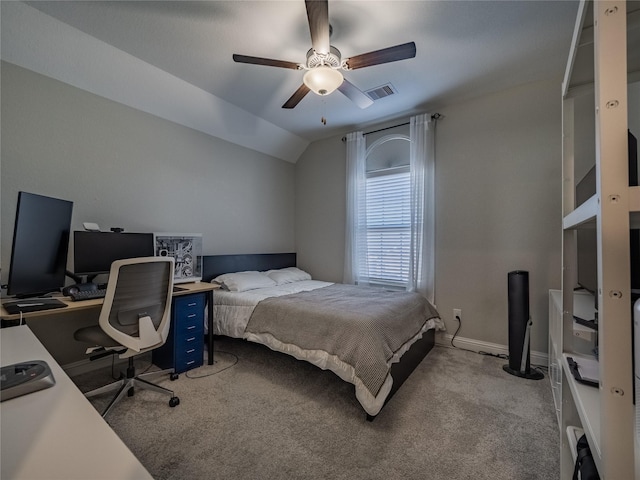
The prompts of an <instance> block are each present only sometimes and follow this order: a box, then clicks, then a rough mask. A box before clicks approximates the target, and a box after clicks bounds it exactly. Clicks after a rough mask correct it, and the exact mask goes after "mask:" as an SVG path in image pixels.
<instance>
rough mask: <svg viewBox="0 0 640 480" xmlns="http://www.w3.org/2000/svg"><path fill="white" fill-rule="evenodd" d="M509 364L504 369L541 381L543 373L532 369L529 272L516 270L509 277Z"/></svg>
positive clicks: (512, 373) (519, 375)
mask: <svg viewBox="0 0 640 480" xmlns="http://www.w3.org/2000/svg"><path fill="white" fill-rule="evenodd" d="M508 299H509V364H508V365H504V366H503V367H502V368H503V369H504V371H505V372H507V373H510V374H511V375H516V376H518V377H523V378H529V379H532V380H540V379H541V378H543V377H544V375H543V374H542V372H540V371H539V370H535V369H532V368H531V363H530V356H531V352H530V348H529V344H530V338H531V337H530V332H531V325H532V324H533V322H532V321H531V317H530V315H529V272H525V271H523V270H515V271H513V272H509V275H508Z"/></svg>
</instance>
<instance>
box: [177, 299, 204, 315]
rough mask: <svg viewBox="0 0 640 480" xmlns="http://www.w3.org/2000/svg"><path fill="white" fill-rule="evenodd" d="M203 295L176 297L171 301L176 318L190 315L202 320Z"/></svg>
mask: <svg viewBox="0 0 640 480" xmlns="http://www.w3.org/2000/svg"><path fill="white" fill-rule="evenodd" d="M204 304H205V296H204V294H199V295H188V296H185V297H176V298H175V299H174V301H173V311H174V315H175V316H176V317H177V318H186V317H188V316H190V315H192V314H194V313H195V314H196V315H200V316H201V317H202V318H204Z"/></svg>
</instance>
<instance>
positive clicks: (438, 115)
mask: <svg viewBox="0 0 640 480" xmlns="http://www.w3.org/2000/svg"><path fill="white" fill-rule="evenodd" d="M441 117H442V115H440V114H439V113H434V114H433V115H431V119H432V120H438V119H439V118H441ZM409 123H411V122H404V123H399V124H398V125H391V126H390V127H384V128H379V129H378V130H372V131H370V132H366V133H363V134H362V135H365V136H366V135H370V134H372V133H378V132H384V131H385V130H390V129H392V128H396V127H404V126H405V125H409ZM342 141H343V142H346V141H347V137H342Z"/></svg>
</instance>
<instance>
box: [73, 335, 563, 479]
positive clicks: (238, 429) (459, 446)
mask: <svg viewBox="0 0 640 480" xmlns="http://www.w3.org/2000/svg"><path fill="white" fill-rule="evenodd" d="M143 357H145V356H143ZM215 360H216V363H215V365H212V366H204V367H201V368H198V369H195V370H192V371H190V372H187V374H181V375H180V378H179V379H178V380H176V381H174V382H172V381H170V380H168V379H167V378H164V379H160V380H159V383H160V384H161V385H163V386H165V387H167V388H172V389H173V390H175V393H176V395H178V396H179V397H180V400H181V403H180V405H179V406H177V407H175V408H170V407H169V406H168V397H167V398H165V397H163V396H161V395H159V394H157V393H153V392H147V391H139V392H137V393H136V395H135V396H134V397H132V398H126V399H124V400H123V401H122V402H121V403H120V404H118V405H117V406H116V407H115V409H114V410H113V411H112V413H110V415H109V416H108V418H107V421H108V422H109V424H110V425H111V426H112V427H113V429H114V430H115V431H116V433H117V434H118V435H119V436H120V437H121V438H122V440H123V441H124V442H125V443H126V444H127V445H128V446H129V448H130V449H131V450H132V451H133V453H134V454H135V455H136V456H137V457H138V458H139V459H140V461H141V462H142V463H143V464H144V465H145V467H146V468H147V469H148V470H149V472H150V473H151V474H152V475H153V477H154V478H157V479H368V480H375V479H385V480H389V479H399V478H404V479H491V480H500V479H505V480H527V479H531V480H533V479H544V480H550V479H557V478H559V476H560V475H559V445H558V441H559V434H558V429H557V424H556V420H555V414H554V407H553V399H552V397H551V392H550V387H549V381H548V379H547V378H546V376H545V379H544V380H540V381H535V380H525V379H521V378H517V377H514V376H511V375H508V374H507V373H505V372H504V371H503V370H502V365H503V364H505V363H506V361H505V360H501V359H498V358H494V357H487V356H482V355H478V354H475V353H470V352H466V351H462V350H456V349H451V348H444V347H435V348H434V350H433V351H432V352H431V353H430V354H429V355H428V356H427V358H426V359H425V360H424V361H423V362H422V363H421V364H420V366H419V367H418V368H417V369H416V371H415V372H414V373H413V374H412V376H411V377H410V378H409V380H407V382H406V383H405V384H404V385H403V386H402V388H401V389H400V390H399V391H398V393H397V394H396V395H395V396H394V398H393V399H392V400H391V402H390V403H389V404H388V405H387V406H386V407H385V408H384V409H383V410H382V412H381V413H380V415H378V417H377V418H376V419H375V421H373V422H367V421H366V418H365V413H364V411H363V410H362V408H361V406H360V405H359V403H358V402H357V400H356V399H355V394H354V389H353V387H352V386H351V385H350V384H347V383H345V382H343V381H342V380H340V379H339V378H338V377H337V376H335V375H334V374H333V373H331V372H326V371H322V370H320V369H318V368H316V367H314V366H312V365H310V364H307V363H305V362H300V361H297V360H295V359H294V358H292V357H289V356H287V355H284V354H279V353H276V352H272V351H270V350H269V349H267V348H266V347H262V346H260V345H255V344H251V343H248V342H244V341H241V340H234V339H229V338H219V339H217V340H216V343H215ZM236 361H237V363H235V362H236ZM145 362H146V363H145ZM138 363H139V364H140V366H141V367H142V369H144V368H147V367H149V365H150V358H149V356H148V354H147V356H146V357H145V358H142V359H141V360H140V361H139V362H138ZM234 363H235V364H234ZM153 368H155V367H153V366H152V367H151V369H153ZM217 372H219V373H217ZM110 374H111V371H110V370H109V371H101V372H92V373H90V374H84V375H82V376H79V377H76V378H74V381H76V383H77V384H78V386H79V387H80V388H81V389H82V390H83V391H86V390H87V389H89V388H92V387H93V386H94V385H96V384H100V383H107V381H108V380H109V378H108V377H109V375H110ZM195 377H201V378H195ZM107 400H108V399H105V398H98V399H95V400H92V401H93V404H94V405H95V406H96V408H98V409H100V410H101V408H102V407H103V406H104V405H105V404H106V401H107Z"/></svg>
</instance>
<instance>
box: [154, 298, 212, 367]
mask: <svg viewBox="0 0 640 480" xmlns="http://www.w3.org/2000/svg"><path fill="white" fill-rule="evenodd" d="M205 304H206V296H205V294H200V293H199V294H193V295H185V296H183V297H174V299H173V309H172V317H171V330H170V331H169V338H167V343H165V344H164V345H163V346H162V347H160V348H158V349H156V350H154V351H153V361H154V363H156V364H157V365H158V366H160V367H161V368H171V367H173V368H174V369H175V372H176V373H182V372H185V371H187V370H190V369H192V368H195V367H199V366H201V365H202V364H203V363H204V361H203V355H204V307H205Z"/></svg>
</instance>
